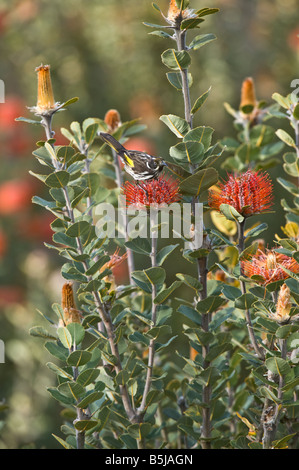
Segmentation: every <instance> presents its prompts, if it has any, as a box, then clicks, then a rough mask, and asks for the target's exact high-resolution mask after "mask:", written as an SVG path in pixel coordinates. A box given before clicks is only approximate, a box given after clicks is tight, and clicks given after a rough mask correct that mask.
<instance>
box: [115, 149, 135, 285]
mask: <svg viewBox="0 0 299 470" xmlns="http://www.w3.org/2000/svg"><path fill="white" fill-rule="evenodd" d="M112 156H113V161H114V168H115V175H116V184H117V186H118V188H121V187H122V185H123V175H122V171H121V168H120V165H119V159H118V155H117V153H116V152H115V150H113V149H112ZM122 226H123V227H124V228H125V240H126V242H127V241H128V240H129V236H128V232H127V226H128V217H127V215H124V216H123V215H122ZM126 252H127V256H128V258H127V260H128V269H129V277H130V281H131V279H132V277H131V274H132V272H133V271H135V262H134V255H133V252H132V250H130V249H129V248H127V247H126Z"/></svg>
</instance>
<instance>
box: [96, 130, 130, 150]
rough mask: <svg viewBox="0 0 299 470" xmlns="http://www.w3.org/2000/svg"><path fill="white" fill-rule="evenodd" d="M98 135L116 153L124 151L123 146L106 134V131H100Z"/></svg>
mask: <svg viewBox="0 0 299 470" xmlns="http://www.w3.org/2000/svg"><path fill="white" fill-rule="evenodd" d="M100 137H101V138H102V139H103V141H104V142H106V144H108V145H110V147H112V148H113V150H115V152H116V153H118V154H121V155H122V154H123V153H125V152H126V149H125V147H123V146H122V145H121V144H120V143H119V142H118V141H117V140H116V139H115V138H114V137H112V135H110V134H107V133H106V132H100Z"/></svg>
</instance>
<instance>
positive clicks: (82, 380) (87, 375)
mask: <svg viewBox="0 0 299 470" xmlns="http://www.w3.org/2000/svg"><path fill="white" fill-rule="evenodd" d="M100 372H101V371H100V369H85V370H84V371H83V372H81V373H80V374H79V375H78V378H77V382H78V383H79V384H80V385H82V386H83V387H87V385H90V384H91V383H93V382H94V381H95V380H96V379H97V377H98V376H99V375H100Z"/></svg>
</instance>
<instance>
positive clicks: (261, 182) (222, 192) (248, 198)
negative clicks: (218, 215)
mask: <svg viewBox="0 0 299 470" xmlns="http://www.w3.org/2000/svg"><path fill="white" fill-rule="evenodd" d="M272 191H273V186H272V183H271V181H270V179H269V176H268V174H267V173H262V172H260V171H252V170H247V171H246V173H243V174H241V175H240V176H234V175H230V176H229V178H228V181H227V182H226V183H225V182H224V183H220V184H219V190H210V191H209V206H210V207H211V209H215V210H217V211H220V206H221V204H229V205H230V206H232V207H234V209H236V210H237V211H238V212H239V214H241V215H243V217H249V216H251V215H255V214H261V213H263V212H266V211H268V210H269V209H270V207H271V206H272V204H273V195H272Z"/></svg>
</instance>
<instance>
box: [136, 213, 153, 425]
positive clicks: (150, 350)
mask: <svg viewBox="0 0 299 470" xmlns="http://www.w3.org/2000/svg"><path fill="white" fill-rule="evenodd" d="M155 224H156V217H155V211H151V215H150V227H151V229H153V227H154V226H155ZM151 244H152V249H151V254H150V258H151V266H152V268H155V267H156V266H157V231H156V230H155V231H152V230H151ZM156 296H157V287H156V285H155V284H152V326H151V328H154V327H155V326H156V320H157V318H156V317H157V305H156V304H155V302H154V300H155V298H156ZM154 356H155V340H154V339H151V340H150V343H149V348H148V363H147V374H146V379H145V386H144V391H143V396H142V401H141V405H140V407H139V408H138V410H137V411H138V415H141V416H142V414H143V413H144V411H145V407H146V398H147V395H148V392H149V391H150V387H151V383H152V375H153V367H154Z"/></svg>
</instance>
